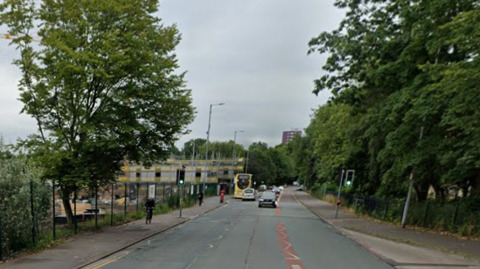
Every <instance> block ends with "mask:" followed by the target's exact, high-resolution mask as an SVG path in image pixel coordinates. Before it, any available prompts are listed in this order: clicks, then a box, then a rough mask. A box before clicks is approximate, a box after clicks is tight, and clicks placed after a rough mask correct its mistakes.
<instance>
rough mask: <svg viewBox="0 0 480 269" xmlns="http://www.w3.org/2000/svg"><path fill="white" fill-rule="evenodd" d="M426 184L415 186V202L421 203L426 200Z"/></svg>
mask: <svg viewBox="0 0 480 269" xmlns="http://www.w3.org/2000/svg"><path fill="white" fill-rule="evenodd" d="M428 187H429V185H428V184H418V185H417V186H415V193H416V194H417V201H419V202H423V201H425V200H427V198H428Z"/></svg>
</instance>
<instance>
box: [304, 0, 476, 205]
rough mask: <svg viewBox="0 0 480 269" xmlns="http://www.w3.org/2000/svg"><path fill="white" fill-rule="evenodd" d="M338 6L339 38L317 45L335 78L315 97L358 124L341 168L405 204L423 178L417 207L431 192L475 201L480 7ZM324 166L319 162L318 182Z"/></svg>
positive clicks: (371, 2) (461, 2)
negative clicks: (455, 189) (411, 183)
mask: <svg viewBox="0 0 480 269" xmlns="http://www.w3.org/2000/svg"><path fill="white" fill-rule="evenodd" d="M335 5H336V6H337V7H339V8H344V9H347V10H346V13H345V14H346V16H345V18H344V19H343V20H342V22H341V23H340V25H339V28H338V29H336V30H333V31H331V32H324V33H321V34H320V35H319V36H318V37H316V38H313V39H312V40H311V41H310V43H309V45H310V48H311V49H310V53H314V52H319V53H329V58H328V60H327V62H326V63H325V65H324V66H323V69H324V70H325V71H327V73H326V74H325V75H324V76H322V77H321V78H320V79H318V80H316V81H315V90H314V93H318V92H319V91H321V90H330V91H331V92H332V93H333V98H332V100H331V102H330V103H331V104H332V105H333V106H338V105H341V104H347V105H350V106H351V107H352V109H351V114H352V115H353V116H354V118H355V120H353V121H352V122H351V123H350V124H349V125H348V127H347V132H346V134H345V135H346V136H344V138H348V139H347V140H343V141H347V143H349V144H351V145H349V147H350V149H349V150H348V151H346V155H344V156H343V157H342V158H343V159H344V160H345V162H346V163H347V164H348V166H349V167H351V168H354V169H356V171H359V172H360V174H361V175H362V176H361V177H362V180H363V181H364V182H363V183H364V184H363V187H364V190H365V191H366V192H367V193H370V194H373V193H375V194H377V195H380V196H390V195H393V196H404V194H405V190H406V183H407V182H408V180H407V179H408V177H409V175H410V174H411V173H412V172H413V171H415V190H416V194H417V199H418V200H423V199H426V197H427V195H426V194H427V191H428V188H429V186H433V187H434V188H435V190H436V192H437V193H438V194H439V196H442V194H443V193H444V188H445V187H446V186H448V185H450V184H455V185H460V186H462V188H464V190H467V189H468V188H469V187H472V190H474V191H475V190H476V189H477V188H476V186H480V184H478V183H477V182H479V179H480V177H479V176H478V175H479V173H478V171H479V169H478V167H479V166H478V163H477V162H476V161H474V160H475V159H477V156H478V154H477V151H476V147H473V146H471V145H472V144H471V143H475V142H473V141H477V140H476V139H477V138H476V136H475V134H476V133H478V132H476V131H474V130H476V129H477V128H478V124H477V122H476V121H475V120H474V119H473V118H470V115H472V114H474V113H475V112H474V110H472V109H470V108H471V106H470V105H469V104H470V102H471V101H473V100H476V98H477V96H479V94H478V86H477V85H478V81H477V80H476V78H477V77H478V76H476V71H475V70H477V69H476V68H477V65H476V64H477V62H476V60H477V57H476V55H478V48H477V47H476V46H475V45H473V44H475V42H477V41H478V40H477V38H475V37H476V36H477V35H475V33H476V32H478V30H477V29H478V25H479V21H478V19H477V18H478V17H476V16H477V14H478V10H479V7H478V3H477V1H470V0H439V1H427V0H420V1H413V2H412V1H408V0H400V1H396V0H395V1H393V0H387V1H376V0H366V1H355V0H338V1H336V2H335ZM425 18H428V19H427V20H426V19H425ZM466 37H468V38H466ZM469 101H470V102H469ZM465 115H468V116H465ZM322 117H323V116H321V117H320V118H322ZM312 124H313V125H314V121H313V120H312ZM312 124H311V127H312V128H313V129H318V130H320V129H321V127H316V128H315V127H313V126H312ZM309 128H310V127H309ZM420 130H423V132H422V133H423V137H422V140H421V141H419V133H420ZM467 130H468V131H467ZM310 133H311V134H310V135H309V134H308V133H307V136H309V137H308V139H311V140H312V142H311V143H313V144H317V145H318V143H319V141H321V140H318V138H317V137H315V135H317V134H316V133H315V132H313V135H312V132H310ZM467 145H468V146H467ZM315 150H317V147H316V148H315ZM314 154H315V155H316V156H317V157H318V151H316V152H314ZM336 156H337V157H340V156H341V155H336ZM329 160H330V159H329ZM322 162H324V159H322V160H320V161H319V162H318V160H315V163H316V165H317V167H316V169H315V171H316V172H318V176H317V177H319V180H322V179H321V178H323V177H324V175H323V172H322V169H321V167H322V165H323V164H322ZM318 163H320V165H319V164H318ZM472 193H473V192H472Z"/></svg>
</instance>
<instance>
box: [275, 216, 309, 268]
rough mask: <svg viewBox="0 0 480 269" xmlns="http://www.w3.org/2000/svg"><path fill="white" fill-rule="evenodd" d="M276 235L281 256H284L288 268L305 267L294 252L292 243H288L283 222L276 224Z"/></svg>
mask: <svg viewBox="0 0 480 269" xmlns="http://www.w3.org/2000/svg"><path fill="white" fill-rule="evenodd" d="M277 236H278V241H279V243H280V248H281V250H282V254H283V257H284V258H285V262H286V263H287V266H288V268H289V269H306V267H305V265H303V263H302V261H301V260H300V258H299V257H298V256H297V254H296V253H295V250H294V249H293V245H292V244H291V243H290V239H288V235H287V230H286V228H285V224H283V223H278V224H277Z"/></svg>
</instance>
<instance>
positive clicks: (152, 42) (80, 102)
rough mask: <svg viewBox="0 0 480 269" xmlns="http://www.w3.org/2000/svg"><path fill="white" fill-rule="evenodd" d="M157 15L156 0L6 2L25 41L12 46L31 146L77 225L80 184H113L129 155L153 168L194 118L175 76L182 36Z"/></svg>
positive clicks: (4, 13)
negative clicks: (75, 196) (32, 125)
mask: <svg viewBox="0 0 480 269" xmlns="http://www.w3.org/2000/svg"><path fill="white" fill-rule="evenodd" d="M157 11H158V1H156V0H149V1H143V0H133V1H121V0H101V1H100V0H93V1H77V0H66V1H61V2H58V1H49V0H44V1H42V3H41V4H40V5H39V4H37V3H36V2H35V1H31V0H20V1H17V0H6V1H4V2H3V3H2V4H0V23H1V24H5V25H7V26H8V27H9V29H10V33H11V35H12V36H19V38H16V39H13V41H12V43H13V45H15V46H16V47H17V48H18V49H19V50H20V52H21V58H20V59H18V60H16V61H15V62H14V63H15V64H16V65H17V66H18V67H19V68H20V70H21V71H22V74H23V76H22V79H21V80H20V83H19V90H20V91H21V97H20V100H21V101H22V102H23V103H24V107H23V110H22V112H24V113H26V114H28V115H31V116H32V117H33V118H34V119H35V120H36V122H37V125H38V130H39V134H35V135H31V136H30V137H29V139H28V140H27V141H26V142H25V144H26V145H28V146H29V147H30V148H31V149H32V151H33V152H34V153H35V156H36V157H37V158H36V160H38V162H39V163H40V165H41V166H42V167H43V169H44V172H45V173H44V175H43V176H44V178H46V179H47V178H48V179H53V180H55V182H57V183H58V184H59V186H60V189H61V194H62V199H63V203H64V206H65V209H66V212H67V216H68V218H69V220H71V219H72V211H71V208H70V203H69V202H68V197H69V194H70V193H71V192H72V191H73V189H74V188H75V187H76V186H79V187H81V186H90V187H93V186H94V185H97V184H108V183H110V182H111V180H113V178H114V175H115V173H116V172H118V171H119V168H120V163H121V161H123V160H124V158H128V160H130V161H132V162H142V163H143V164H145V165H147V166H148V165H150V164H151V163H153V162H155V161H157V160H159V159H162V158H165V157H168V155H169V152H170V148H169V145H172V144H173V142H175V141H176V139H177V137H178V134H179V133H183V132H185V129H184V128H185V126H186V125H187V124H189V123H190V122H191V121H192V119H193V115H194V112H193V108H192V106H191V95H190V91H189V90H186V89H185V83H184V74H183V73H180V74H179V73H178V72H176V70H177V69H178V64H177V60H176V56H175V54H174V49H175V47H176V45H177V44H178V43H179V41H180V36H179V33H178V30H177V29H176V27H175V26H164V25H163V24H161V20H160V19H159V18H157V17H155V16H154V14H155V13H156V12H157ZM32 31H38V36H40V38H41V43H40V46H37V45H33V44H32V38H31V36H30V33H31V32H32Z"/></svg>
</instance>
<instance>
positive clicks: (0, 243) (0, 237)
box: [0, 208, 3, 261]
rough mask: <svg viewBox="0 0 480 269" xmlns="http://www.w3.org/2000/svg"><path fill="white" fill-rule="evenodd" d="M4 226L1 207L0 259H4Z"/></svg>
mask: <svg viewBox="0 0 480 269" xmlns="http://www.w3.org/2000/svg"><path fill="white" fill-rule="evenodd" d="M2 229H3V226H2V210H1V208H0V261H3V230H2Z"/></svg>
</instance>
